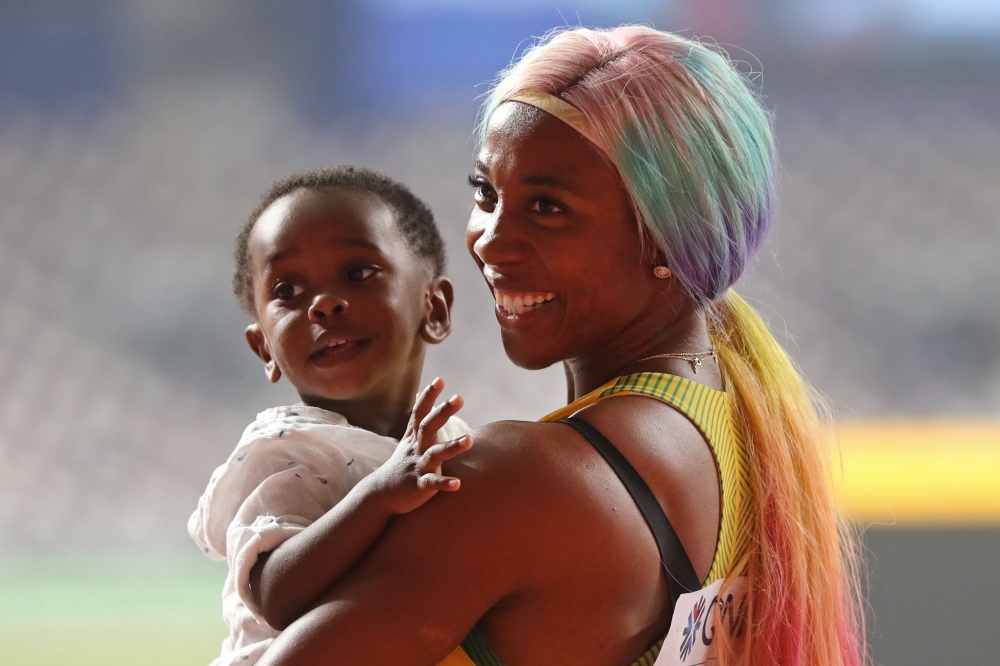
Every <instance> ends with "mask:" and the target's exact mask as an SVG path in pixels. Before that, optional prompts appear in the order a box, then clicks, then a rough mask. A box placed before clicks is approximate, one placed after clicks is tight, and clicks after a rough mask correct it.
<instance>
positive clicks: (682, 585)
mask: <svg viewBox="0 0 1000 666" xmlns="http://www.w3.org/2000/svg"><path fill="white" fill-rule="evenodd" d="M560 423H565V424H566V425H569V426H572V427H573V428H575V429H576V431H577V432H579V433H580V434H581V435H583V436H584V438H586V440H587V441H588V442H590V443H591V444H592V445H593V447H594V448H595V449H597V452H598V453H600V454H601V456H602V457H603V458H604V460H606V461H607V463H608V465H610V466H611V469H613V470H614V472H615V474H617V475H618V478H619V479H621V481H622V483H623V484H624V485H625V489H626V490H628V493H629V495H631V496H632V499H633V500H635V503H636V505H637V506H638V507H639V511H641V512H642V516H643V518H645V519H646V523H647V524H648V525H649V529H650V531H652V532H653V538H655V539H656V545H657V547H658V548H659V549H660V562H662V563H663V568H664V569H666V571H667V580H668V584H669V589H670V600H671V601H672V602H673V604H674V605H677V598H678V597H680V596H681V594H683V593H685V592H694V591H695V590H698V589H700V588H701V582H700V581H699V580H698V575H697V574H696V573H695V572H694V567H693V566H692V565H691V559H690V558H689V557H688V555H687V553H686V552H685V551H684V546H683V545H681V540H680V539H678V538H677V532H675V531H674V527H673V525H671V524H670V521H669V520H667V514H665V513H663V509H662V508H661V507H660V503H659V502H658V501H657V500H656V496H655V495H653V491H652V490H650V489H649V486H648V485H646V482H645V481H643V479H642V477H641V476H639V473H638V472H637V471H635V467H632V463H630V462H629V461H628V460H627V459H626V458H625V456H623V455H622V454H621V452H620V451H619V450H618V449H616V448H615V445H614V444H612V443H611V442H610V441H609V440H608V438H607V437H605V436H604V435H602V434H601V431H599V430H598V429H597V428H595V427H594V426H592V425H590V424H589V423H587V422H586V421H584V420H583V419H581V418H577V417H575V416H572V417H570V418H568V419H563V420H562V421H560Z"/></svg>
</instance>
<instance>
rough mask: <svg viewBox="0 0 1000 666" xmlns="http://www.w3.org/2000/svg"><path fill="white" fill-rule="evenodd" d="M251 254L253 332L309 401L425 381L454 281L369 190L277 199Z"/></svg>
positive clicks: (275, 374) (373, 394)
mask: <svg viewBox="0 0 1000 666" xmlns="http://www.w3.org/2000/svg"><path fill="white" fill-rule="evenodd" d="M249 256H250V270H251V274H252V278H253V283H252V286H253V297H254V311H255V314H256V320H257V321H256V323H254V324H251V325H250V327H248V328H247V340H248V342H250V346H251V347H252V348H253V349H254V351H255V352H256V353H257V354H258V356H260V357H261V359H262V360H263V361H264V364H265V368H266V370H267V372H268V377H269V378H270V379H271V381H277V380H278V379H279V378H280V377H281V375H282V374H284V375H285V376H286V377H287V378H288V380H289V381H290V382H291V383H292V385H293V386H295V388H296V389H297V390H298V392H299V394H300V395H301V396H302V398H303V400H305V401H306V402H307V403H310V402H317V401H322V400H356V399H362V398H378V397H380V396H382V395H389V394H391V393H392V392H393V390H394V389H397V388H399V384H400V382H401V381H402V382H404V383H407V384H408V383H415V382H419V380H420V371H421V367H422V365H423V356H424V342H440V341H441V340H443V339H444V337H446V336H447V334H448V332H449V330H450V319H449V314H448V310H449V309H450V306H451V285H450V283H448V282H447V280H446V279H444V278H438V279H435V278H434V277H433V272H432V270H431V265H430V262H429V261H428V260H426V259H424V258H421V257H418V256H416V255H415V254H414V253H413V252H412V251H411V250H410V248H409V247H408V245H407V244H406V239H405V238H404V237H403V235H402V233H401V232H400V231H399V229H398V227H397V226H396V223H395V220H394V216H393V212H392V209H390V208H389V207H388V206H387V205H386V204H385V203H384V202H383V201H382V200H381V199H379V198H378V197H376V196H375V195H372V194H370V193H368V192H363V191H355V190H351V189H344V188H341V189H334V190H323V191H314V190H305V189H303V190H298V191H296V192H293V193H292V194H290V195H287V196H285V197H282V198H281V199H278V200H277V201H275V202H274V203H273V204H271V206H270V207H268V208H267V210H265V211H264V213H263V214H262V215H261V216H260V218H259V219H258V220H257V222H256V224H255V225H254V229H253V232H252V234H251V236H250V239H249ZM442 290H443V291H442ZM408 397H410V398H412V394H411V395H410V396H408Z"/></svg>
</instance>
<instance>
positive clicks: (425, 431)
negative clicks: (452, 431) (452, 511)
mask: <svg viewBox="0 0 1000 666" xmlns="http://www.w3.org/2000/svg"><path fill="white" fill-rule="evenodd" d="M442 389H444V381H443V380H442V379H441V378H440V377H439V378H437V379H435V380H434V381H433V382H431V383H430V385H429V386H428V387H427V388H425V389H424V390H423V391H422V392H420V393H419V394H417V401H416V403H414V405H413V413H412V414H411V415H410V423H409V425H408V426H407V428H406V434H405V435H404V436H403V439H401V440H400V441H399V445H398V446H397V447H396V450H395V451H393V453H392V457H390V458H389V460H387V461H386V462H385V464H383V465H382V466H381V467H379V468H378V469H377V470H376V471H375V472H373V473H372V477H373V478H372V481H373V482H374V483H375V484H376V488H377V491H376V492H378V494H379V495H380V499H381V500H382V501H384V502H385V503H386V508H387V510H388V511H389V512H390V513H394V514H400V513H409V512H410V511H413V510H414V509H416V508H417V507H419V506H421V505H422V504H424V503H425V502H427V500H429V499H430V498H432V497H434V496H435V495H436V494H438V492H439V491H442V490H446V491H454V490H458V488H459V485H460V482H459V480H458V479H456V478H454V477H446V476H442V475H441V464H442V463H444V462H445V461H446V460H451V459H452V458H454V457H455V456H457V455H459V454H461V453H464V452H466V451H468V450H469V449H470V448H472V437H471V436H470V435H465V436H463V437H459V438H458V439H455V440H452V441H450V442H442V443H440V444H438V443H437V434H438V430H439V429H440V428H441V427H442V426H443V425H444V424H445V423H447V422H448V419H449V418H451V417H452V416H453V415H454V414H455V413H456V412H458V410H459V409H461V408H462V405H463V404H464V402H463V400H462V398H461V396H458V395H455V396H452V397H451V398H449V399H448V400H447V401H445V402H443V403H441V404H440V405H438V406H437V407H434V400H435V399H436V398H437V397H438V396H439V395H440V394H441V390H442ZM432 407H433V409H432Z"/></svg>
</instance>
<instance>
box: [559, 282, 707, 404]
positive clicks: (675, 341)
mask: <svg viewBox="0 0 1000 666" xmlns="http://www.w3.org/2000/svg"><path fill="white" fill-rule="evenodd" d="M711 347H712V343H711V340H710V338H709V333H708V324H707V322H706V320H705V313H704V311H703V310H702V309H700V308H696V307H695V306H694V304H693V303H691V302H688V303H686V304H685V305H682V306H681V307H680V308H679V309H678V310H677V313H676V315H675V316H674V317H673V319H672V320H671V321H670V323H669V324H667V325H664V324H663V319H662V316H661V317H647V318H644V319H642V320H640V321H637V322H633V323H632V324H631V325H630V326H629V327H628V328H627V329H625V330H624V331H622V332H621V333H620V334H619V335H617V336H615V338H614V339H613V340H611V341H609V342H608V344H606V345H604V346H602V347H601V348H600V349H599V350H597V351H596V352H595V353H593V354H587V355H583V356H581V357H579V358H573V359H567V360H566V361H564V362H563V367H564V369H565V371H566V392H567V398H568V400H569V402H573V401H574V400H576V399H577V398H579V397H581V396H583V395H586V394H587V393H589V392H591V391H593V390H594V389H596V388H599V387H601V386H603V385H604V384H607V383H608V382H609V381H611V380H613V379H614V378H616V377H621V376H623V375H628V374H633V373H637V372H668V373H672V374H679V375H682V376H683V375H685V374H687V373H688V372H689V371H690V369H691V368H692V365H691V362H690V361H687V360H684V359H675V358H659V359H648V358H647V357H649V356H654V355H656V354H670V353H678V352H688V353H691V352H695V353H697V352H705V351H707V350H709V349H711ZM713 370H716V371H717V369H715V368H713ZM710 372H711V371H710ZM712 374H715V373H714V372H712ZM706 378H709V375H706Z"/></svg>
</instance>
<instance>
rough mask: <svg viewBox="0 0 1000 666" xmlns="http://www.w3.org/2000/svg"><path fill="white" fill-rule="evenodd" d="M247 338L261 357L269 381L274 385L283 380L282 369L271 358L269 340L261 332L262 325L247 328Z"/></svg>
mask: <svg viewBox="0 0 1000 666" xmlns="http://www.w3.org/2000/svg"><path fill="white" fill-rule="evenodd" d="M246 336H247V343H248V344H249V345H250V349H252V350H253V353H254V354H257V356H259V357H260V360H262V361H264V372H265V373H266V374H267V379H268V381H270V382H271V383H272V384H273V383H275V382H277V381H278V380H279V379H281V368H279V367H278V364H277V363H276V362H275V360H274V358H272V357H271V348H270V347H268V346H267V339H266V338H265V337H264V333H263V331H261V330H260V324H258V323H257V322H254V323H252V324H250V325H249V326H247V331H246Z"/></svg>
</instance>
